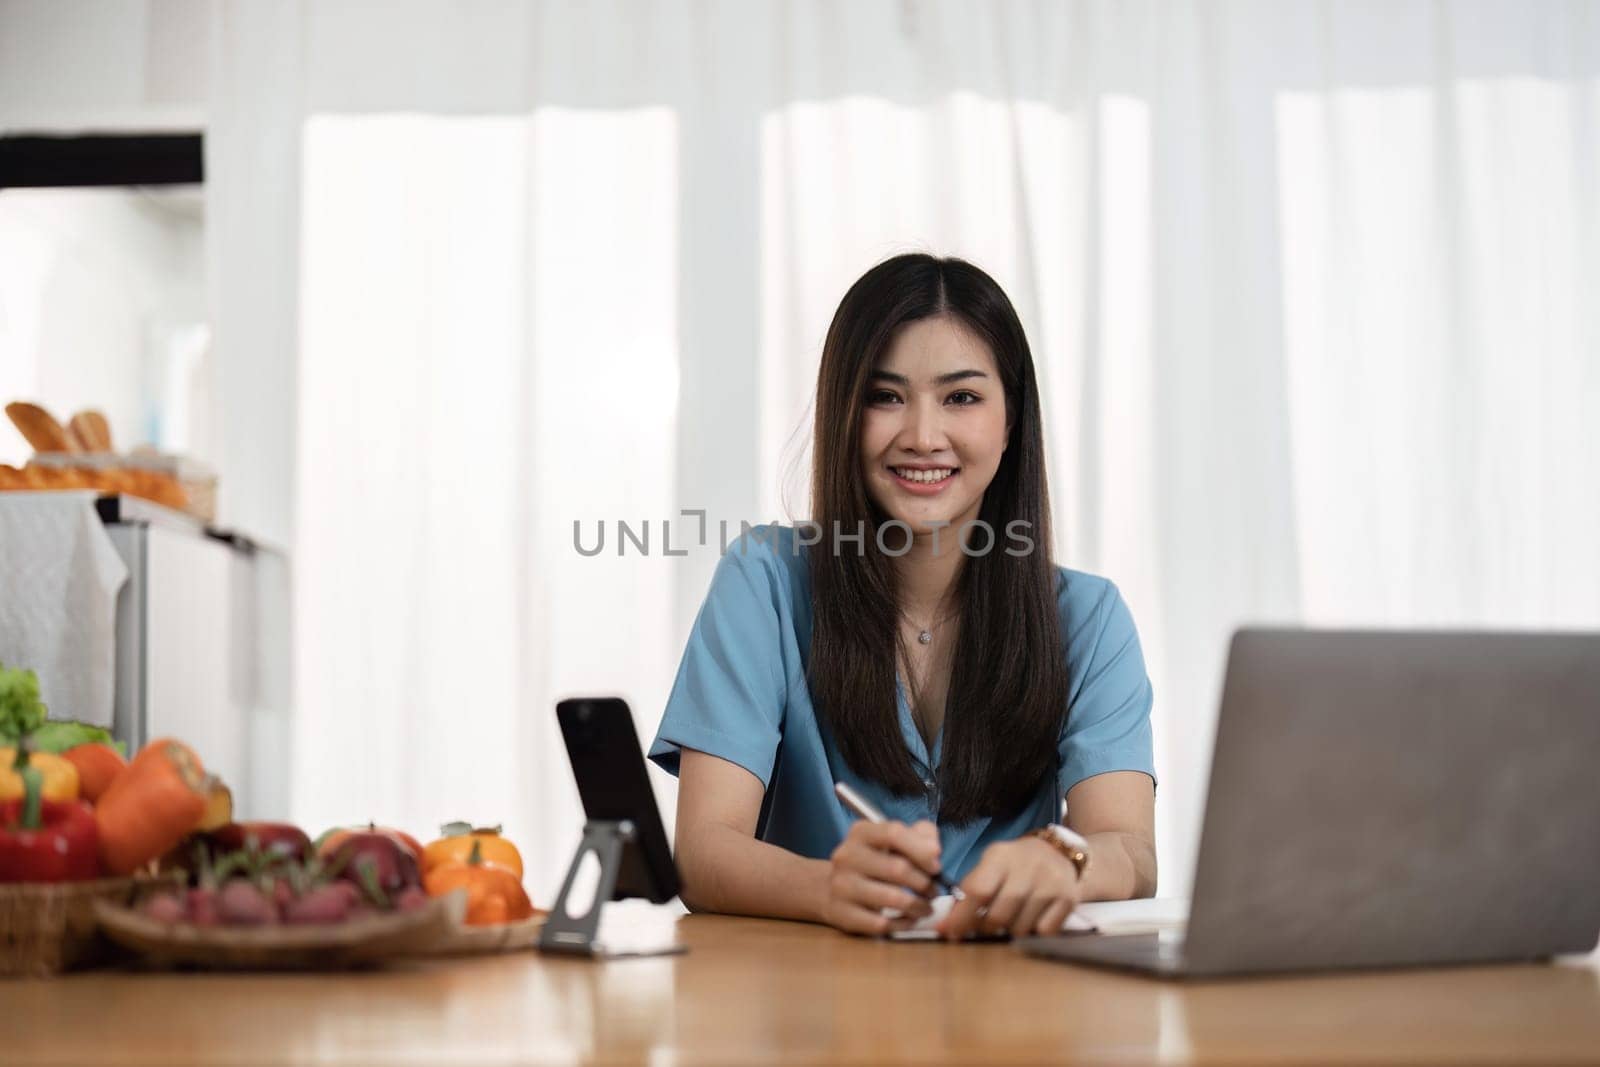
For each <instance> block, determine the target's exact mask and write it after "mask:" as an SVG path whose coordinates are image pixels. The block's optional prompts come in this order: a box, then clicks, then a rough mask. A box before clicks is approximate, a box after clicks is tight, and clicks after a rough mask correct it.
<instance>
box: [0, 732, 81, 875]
mask: <svg viewBox="0 0 1600 1067" xmlns="http://www.w3.org/2000/svg"><path fill="white" fill-rule="evenodd" d="M27 764H28V756H27V746H26V745H25V744H23V745H18V746H17V762H16V767H17V770H18V772H19V773H20V774H21V775H22V780H23V784H24V786H25V789H26V792H25V794H24V796H23V797H22V799H20V800H9V801H6V802H5V803H4V804H0V882H68V881H79V880H82V879H86V878H94V877H96V876H97V875H98V874H99V873H100V862H99V847H98V846H99V841H98V835H97V833H96V830H95V822H94V812H93V811H91V810H90V809H89V806H88V805H87V804H85V803H83V802H82V801H81V800H45V799H43V798H42V797H40V796H39V772H38V770H37V769H36V768H33V767H29V766H28V765H27Z"/></svg>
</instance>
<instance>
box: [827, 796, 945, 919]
mask: <svg viewBox="0 0 1600 1067" xmlns="http://www.w3.org/2000/svg"><path fill="white" fill-rule="evenodd" d="M833 792H834V795H835V796H837V797H838V798H839V799H840V800H842V801H844V806H845V807H847V808H849V809H850V810H851V811H853V812H855V813H856V814H857V815H859V816H861V817H862V818H863V819H865V820H867V821H868V822H888V821H889V820H888V819H885V818H884V817H883V812H881V811H879V810H878V809H877V808H875V807H873V806H872V801H870V800H868V799H867V798H866V797H864V796H862V795H861V794H860V793H857V792H856V791H855V790H854V789H851V788H850V787H849V786H848V785H846V784H845V783H844V782H834V783H833ZM933 880H934V882H935V883H936V884H937V885H938V886H939V888H940V889H942V890H944V891H945V892H946V893H949V894H950V895H951V896H953V897H955V898H956V899H957V900H961V899H962V898H963V897H965V896H966V894H964V893H962V892H961V887H960V886H958V885H956V884H955V883H953V882H951V881H950V879H948V878H946V877H945V876H944V871H943V870H941V871H940V872H939V873H938V874H936V875H935V876H934V879H933Z"/></svg>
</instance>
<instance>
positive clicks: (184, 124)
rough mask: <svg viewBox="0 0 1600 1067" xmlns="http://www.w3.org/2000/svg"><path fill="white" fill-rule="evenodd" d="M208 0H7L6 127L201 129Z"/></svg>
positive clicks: (0, 116)
mask: <svg viewBox="0 0 1600 1067" xmlns="http://www.w3.org/2000/svg"><path fill="white" fill-rule="evenodd" d="M212 9H213V5H212V4H211V3H209V2H208V0H84V2H73V3H63V2H61V0H0V131H3V132H7V133H15V132H18V131H24V130H26V131H50V132H73V131H79V130H159V129H180V130H192V129H197V128H199V127H200V125H201V124H202V123H203V122H204V119H205V102H206V96H207V84H208V81H209V78H210V65H209V53H208V47H209V42H210V36H211V22H212V19H211V13H212Z"/></svg>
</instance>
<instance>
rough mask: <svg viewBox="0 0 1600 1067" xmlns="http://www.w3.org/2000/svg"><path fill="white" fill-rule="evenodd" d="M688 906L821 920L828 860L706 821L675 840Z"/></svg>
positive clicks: (735, 913) (780, 917)
mask: <svg viewBox="0 0 1600 1067" xmlns="http://www.w3.org/2000/svg"><path fill="white" fill-rule="evenodd" d="M677 851H678V868H679V871H680V873H681V874H682V876H683V891H682V893H681V898H682V900H683V903H684V905H685V906H686V907H687V908H688V909H689V910H690V911H716V912H723V913H726V914H729V915H759V916H765V917H768V918H774V919H800V920H803V921H805V922H822V921H824V920H823V911H822V908H823V902H824V900H825V899H826V896H827V892H828V876H829V864H828V861H827V860H814V859H807V858H806V857H804V856H799V855H796V854H795V853H793V852H790V851H789V850H788V849H783V848H779V847H778V846H776V845H769V844H767V843H766V842H765V841H759V840H757V839H756V838H754V837H751V836H750V835H749V834H746V833H740V832H739V831H738V830H737V829H735V828H734V827H731V826H725V825H722V824H721V823H716V822H706V823H702V824H701V825H699V826H697V827H695V829H694V830H693V831H692V832H691V833H689V834H687V835H685V836H684V838H683V839H682V840H680V841H679V842H678V850H677Z"/></svg>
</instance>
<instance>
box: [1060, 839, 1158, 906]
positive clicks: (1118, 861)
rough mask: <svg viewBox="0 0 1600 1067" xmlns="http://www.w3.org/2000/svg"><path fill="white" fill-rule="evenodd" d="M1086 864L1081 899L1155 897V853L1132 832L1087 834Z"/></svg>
mask: <svg viewBox="0 0 1600 1067" xmlns="http://www.w3.org/2000/svg"><path fill="white" fill-rule="evenodd" d="M1087 840H1088V842H1089V857H1090V858H1089V866H1088V867H1087V868H1086V869H1085V870H1084V872H1083V892H1082V895H1081V896H1080V897H1079V899H1080V900H1132V899H1134V898H1136V897H1149V896H1154V895H1155V891H1156V853H1155V849H1153V848H1151V847H1150V845H1149V843H1148V842H1146V841H1145V840H1144V839H1143V838H1141V837H1139V836H1137V835H1135V834H1127V833H1119V832H1115V831H1112V832H1108V833H1099V834H1089V835H1088V838H1087Z"/></svg>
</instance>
